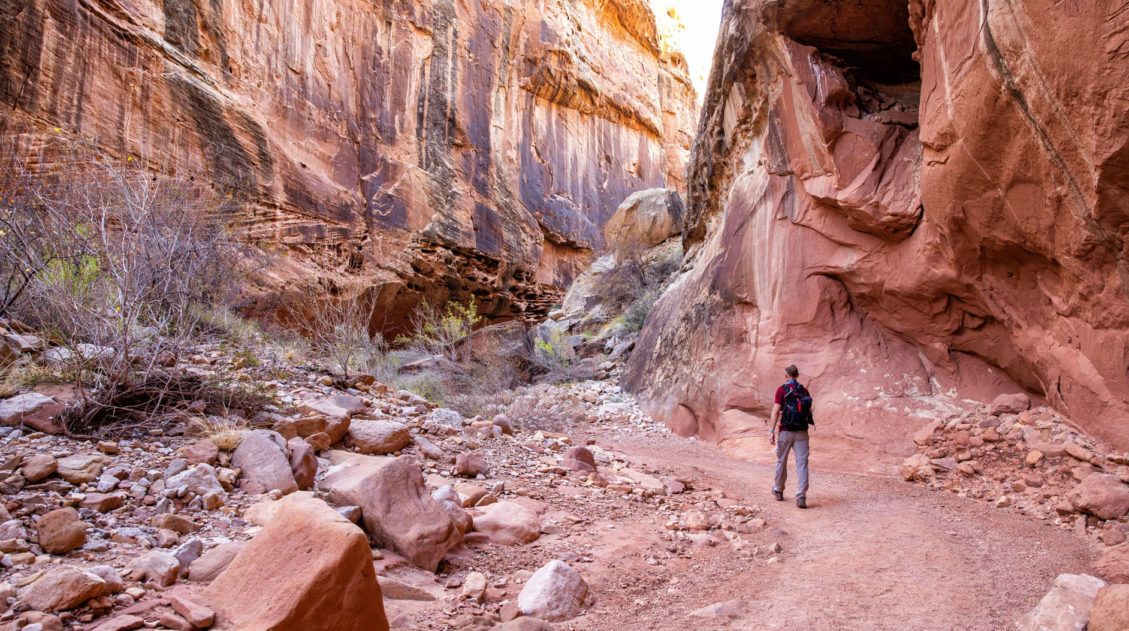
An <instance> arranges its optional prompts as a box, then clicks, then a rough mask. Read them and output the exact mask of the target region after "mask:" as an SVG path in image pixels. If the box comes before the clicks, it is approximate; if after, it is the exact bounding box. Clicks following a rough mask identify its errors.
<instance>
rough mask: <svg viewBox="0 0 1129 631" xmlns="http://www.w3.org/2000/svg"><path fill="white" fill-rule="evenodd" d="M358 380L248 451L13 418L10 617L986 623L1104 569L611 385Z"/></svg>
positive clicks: (1030, 535) (995, 519) (996, 522)
mask: <svg viewBox="0 0 1129 631" xmlns="http://www.w3.org/2000/svg"><path fill="white" fill-rule="evenodd" d="M360 385H361V388H360V389H358V390H353V391H352V392H341V391H337V390H335V389H333V388H332V387H331V386H327V385H324V384H322V383H321V382H320V381H319V379H318V377H316V376H314V375H306V374H304V373H301V372H296V373H294V374H293V376H292V377H291V380H289V381H283V382H278V383H276V387H277V388H278V389H279V391H280V392H284V393H285V394H284V395H283V397H284V399H285V400H286V402H288V403H291V404H293V407H294V409H296V410H297V411H296V412H295V413H293V414H289V415H278V414H275V415H270V414H267V415H257V416H255V424H256V425H258V426H260V427H261V428H260V429H256V430H255V431H253V432H250V433H247V434H245V435H243V436H242V441H241V442H240V443H239V444H238V446H235V445H233V444H216V441H213V440H211V439H208V438H201V437H193V436H183V435H180V432H179V431H177V430H175V429H174V430H172V431H166V432H161V431H153V432H150V433H148V434H146V435H144V436H137V437H133V438H128V439H121V440H117V441H113V442H109V441H106V442H102V443H87V442H78V441H74V440H71V439H67V438H62V437H58V436H50V435H46V434H35V433H31V434H24V433H23V432H22V431H20V430H14V429H8V430H5V431H6V432H7V433H6V435H5V436H4V438H2V439H0V441H2V442H0V464H2V466H3V470H4V472H5V475H4V478H3V484H4V489H3V491H4V494H5V500H6V503H5V505H4V510H5V511H6V512H7V514H5V515H0V518H3V519H2V520H0V521H2V524H0V546H2V549H3V552H4V557H3V564H4V569H3V572H4V577H3V581H4V584H3V585H0V590H3V594H0V596H2V597H3V598H4V600H5V608H6V611H5V613H4V614H3V619H2V622H4V624H6V625H8V626H9V627H12V628H19V627H21V626H23V627H25V628H26V627H27V626H28V625H34V624H40V625H42V627H41V628H44V629H49V628H59V627H60V626H66V627H76V628H78V627H81V628H103V629H107V630H108V629H129V628H139V627H140V626H146V627H150V628H171V629H192V628H206V627H209V626H216V627H225V626H226V627H231V628H240V627H241V626H245V625H246V624H249V620H252V619H253V620H256V621H258V622H263V621H267V622H270V621H272V620H273V621H274V622H277V623H279V624H281V623H291V624H306V627H304V628H316V627H317V625H318V624H324V622H325V620H333V621H334V623H333V624H334V626H333V628H341V629H346V628H357V629H363V628H379V626H377V624H378V623H377V621H378V620H380V619H381V616H384V617H386V618H387V619H388V620H389V621H390V622H391V625H392V628H419V629H443V628H469V629H474V628H493V627H495V626H497V625H505V624H508V625H509V626H510V627H512V628H525V629H534V628H549V627H548V626H546V625H548V624H553V625H555V626H554V627H553V628H572V629H623V628H644V627H645V628H654V629H681V628H684V627H685V625H686V624H687V620H691V621H694V622H693V624H696V625H698V626H702V627H707V628H750V626H749V625H754V626H755V627H756V628H765V629H769V628H785V627H786V626H789V625H790V624H791V625H792V626H791V627H790V628H795V624H796V623H797V621H799V622H800V623H801V624H800V627H802V628H828V629H832V628H836V629H838V628H923V629H924V628H933V629H938V628H954V629H955V628H962V629H970V628H984V629H990V628H1001V627H1000V626H999V625H1007V624H1010V623H1011V622H1013V621H1014V620H1015V619H1016V618H1018V617H1019V616H1020V615H1021V614H1022V613H1023V612H1025V611H1027V610H1030V609H1031V608H1032V607H1033V606H1034V605H1035V604H1036V603H1037V602H1038V601H1039V597H1040V596H1041V595H1042V594H1043V593H1044V592H1045V591H1046V590H1047V588H1048V586H1049V585H1050V583H1051V581H1052V580H1053V579H1054V577H1055V576H1056V575H1057V574H1058V573H1061V572H1067V571H1070V572H1076V571H1082V570H1085V569H1086V568H1087V566H1088V564H1089V561H1090V556H1091V552H1090V550H1089V549H1088V547H1087V546H1088V544H1087V541H1086V540H1084V539H1082V538H1079V537H1078V536H1077V535H1076V534H1075V533H1074V532H1073V531H1072V530H1059V529H1047V528H1045V526H1044V525H1042V522H1040V521H1039V520H1037V519H1031V516H1027V515H1022V514H1019V513H1017V512H1016V511H1017V510H1021V508H1016V506H1020V507H1021V506H1023V505H1025V504H1021V502H1019V501H1018V500H1017V501H1016V502H1015V505H1013V506H1011V507H1009V509H1005V510H999V509H997V508H995V507H992V506H988V505H985V504H984V503H981V502H978V501H976V500H973V499H964V498H961V497H949V496H946V495H943V494H937V493H932V492H929V491H927V490H925V489H921V488H920V487H914V486H912V485H906V484H904V483H902V482H900V481H894V480H889V479H876V478H863V477H856V476H848V475H838V474H826V473H823V472H817V475H816V482H815V486H814V488H813V493H812V509H811V510H808V511H805V512H800V511H798V510H797V509H795V508H794V507H793V506H792V505H791V504H790V503H783V504H778V503H776V502H773V501H771V496H769V495H768V494H767V492H765V489H766V488H767V484H768V479H769V477H768V476H769V472H768V468H767V467H765V466H763V465H755V464H750V463H738V462H734V461H731V460H727V459H725V458H724V457H723V456H722V455H721V454H720V452H719V451H718V450H716V449H715V448H713V447H712V446H709V445H704V444H701V443H699V442H697V441H693V440H685V439H680V438H677V437H675V436H673V435H671V434H670V433H668V432H667V431H666V430H665V429H663V428H661V427H659V426H657V425H655V424H654V423H653V422H652V421H650V420H649V419H647V418H646V417H644V416H643V415H642V414H641V413H640V412H639V411H638V409H637V408H636V407H635V405H634V402H633V401H632V399H631V398H630V397H629V396H627V395H625V394H624V393H622V392H621V391H620V390H619V388H618V387H617V386H615V385H614V384H613V381H612V380H608V381H589V382H581V383H575V384H567V385H559V386H536V387H532V388H528V389H523V390H522V391H520V392H518V393H516V394H515V397H514V400H513V401H512V402H511V403H510V405H509V409H512V410H515V411H517V412H515V414H514V417H515V418H507V417H506V415H501V416H499V417H496V418H490V419H478V418H475V419H464V418H462V417H461V416H460V415H458V414H457V413H454V412H452V411H450V410H445V409H435V408H434V407H433V406H431V405H430V404H427V403H426V402H425V401H422V400H420V399H419V398H418V397H415V396H413V395H410V394H408V393H393V392H387V391H385V389H383V388H381V387H380V386H379V384H375V383H374V384H368V385H365V384H360ZM530 411H534V412H536V413H535V414H533V413H530ZM534 419H539V420H540V421H541V422H540V423H537V422H534ZM960 425H961V423H955V424H953V426H952V427H951V428H948V427H947V426H946V428H945V429H942V428H941V427H940V426H938V427H935V428H933V429H934V431H936V432H937V437H940V436H943V435H946V434H945V432H947V431H950V430H951V431H953V432H960V431H964V430H962V429H958V428H959V427H960ZM268 428H269V429H268ZM983 429H987V427H986V426H985V427H984V428H983ZM1044 429H1046V428H1044ZM998 431H999V428H997V432H998ZM969 433H970V435H971V434H972V433H974V432H969ZM1051 433H1052V434H1053V431H1052V432H1051ZM170 434H171V435H170ZM1005 435H1006V434H1005ZM931 436H933V435H932V434H931ZM962 436H963V435H962ZM226 438H230V437H228V436H217V440H218V442H220V443H225V440H223V439H226ZM934 441H935V439H934V438H930V443H931V444H932V443H933V442H934ZM936 442H937V444H938V445H940V444H941V441H940V439H939V438H938V439H936ZM971 442H977V441H971ZM938 445H932V446H930V447H929V448H931V449H937V448H939V446H938ZM980 446H983V444H981V445H980ZM221 447H225V448H228V447H235V448H234V449H233V450H231V449H221ZM817 448H818V443H817ZM997 451H1000V449H997ZM933 455H939V454H936V453H935V454H933ZM397 456H399V457H398V458H397ZM941 457H942V458H943V457H947V456H941ZM988 460H989V459H988V458H987V457H985V456H983V455H981V456H979V458H978V459H977V462H987V461H988ZM967 461H968V459H964V460H962V461H961V462H967ZM932 479H934V480H936V479H937V478H936V477H935V478H932ZM999 483H1000V484H1006V483H1007V480H1001V481H999ZM941 486H944V485H943V484H942V485H941ZM1010 488H1012V493H1014V492H1015V491H1014V489H1015V485H1012V486H1011V487H1010ZM965 494H968V493H965ZM994 494H995V489H994V488H993V490H992V492H991V493H987V492H984V493H981V495H994ZM323 500H324V501H323ZM1024 512H1030V511H1024ZM1034 516H1036V517H1037V516H1038V515H1034ZM1071 523H1074V524H1077V523H1078V522H1071ZM353 524H358V525H359V526H360V527H361V528H357V527H356V526H354V525H353ZM1095 525H1101V527H1100V528H1098V529H1096V530H1093V529H1092V528H1093V526H1095ZM1095 525H1091V524H1089V523H1088V522H1086V527H1087V528H1090V529H1091V530H1087V532H1091V533H1093V534H1092V536H1093V537H1094V541H1095V542H1098V541H1099V540H1100V541H1103V542H1106V543H1113V540H1112V539H1109V535H1104V534H1102V533H1105V532H1107V531H1108V530H1109V527H1108V524H1104V525H1103V524H1095ZM1075 527H1076V528H1079V529H1080V528H1081V526H1076V525H1075V526H1072V528H1075ZM362 529H363V530H362ZM1101 545H1102V546H1103V547H1104V546H1105V543H1101ZM1109 550H1110V552H1111V553H1116V554H1121V555H1122V556H1121V561H1118V558H1117V557H1116V556H1115V557H1113V560H1109V558H1103V561H1102V562H1104V563H1105V564H1106V565H1105V567H1106V569H1105V570H1104V572H1105V575H1106V576H1107V578H1108V579H1109V580H1116V579H1117V576H1116V572H1118V571H1120V570H1118V569H1117V568H1119V567H1122V566H1121V565H1119V563H1125V562H1126V558H1125V557H1126V555H1125V554H1124V551H1125V546H1124V545H1121V546H1115V547H1111V548H1109ZM1107 557H1109V555H1108V554H1107ZM1001 574H1004V575H1007V577H1008V579H1007V580H1008V582H1007V585H1009V587H1007V588H1000V587H999V585H998V581H999V579H1000V576H1001ZM1123 580H1124V579H1122V581H1123ZM377 582H379V585H380V586H381V589H382V592H383V602H382V603H380V604H381V605H382V607H380V608H376V607H374V606H373V599H372V598H366V597H365V593H366V592H365V589H366V586H369V587H371V588H372V589H373V590H374V589H375V585H376V583H377ZM1068 587H1069V586H1068ZM993 589H995V590H996V591H995V592H994V595H992V594H993V591H992V590H993ZM370 593H371V592H370ZM326 594H332V598H330V599H329V600H328V602H333V603H335V604H334V606H332V607H329V608H327V607H326V605H325V604H324V603H325V602H327V601H326V600H324V599H323V598H320V597H319V596H324V595H326ZM889 612H896V613H897V615H896V616H890V615H888V614H889ZM521 614H525V615H524V616H522V617H521V618H520V619H517V620H516V621H515V620H514V619H515V618H517V617H518V616H519V615H521ZM535 617H536V618H540V619H547V620H550V621H551V623H550V622H537V621H536V620H535ZM310 625H313V626H310ZM32 628H33V629H34V627H32Z"/></svg>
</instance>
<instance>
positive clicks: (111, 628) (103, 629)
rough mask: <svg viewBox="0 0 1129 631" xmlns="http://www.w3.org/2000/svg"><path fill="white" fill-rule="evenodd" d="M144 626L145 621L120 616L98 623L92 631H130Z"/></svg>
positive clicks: (128, 616) (133, 617)
mask: <svg viewBox="0 0 1129 631" xmlns="http://www.w3.org/2000/svg"><path fill="white" fill-rule="evenodd" d="M143 626H145V620H144V619H143V618H138V617H137V616H131V615H129V614H125V615H122V616H114V617H113V618H110V619H109V620H107V621H105V622H102V623H100V624H99V625H98V626H96V627H94V631H132V630H133V629H140V628H141V627H143Z"/></svg>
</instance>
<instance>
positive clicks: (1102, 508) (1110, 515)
mask: <svg viewBox="0 0 1129 631" xmlns="http://www.w3.org/2000/svg"><path fill="white" fill-rule="evenodd" d="M1069 499H1070V502H1071V503H1072V504H1074V507H1075V508H1076V509H1078V510H1080V511H1082V512H1084V513H1090V514H1091V515H1094V516H1096V517H1098V518H1101V519H1119V518H1121V517H1123V516H1125V515H1127V514H1129V485H1126V484H1122V483H1121V481H1120V480H1118V479H1117V478H1115V477H1113V476H1111V475H1102V474H1093V475H1089V476H1086V479H1084V480H1082V482H1080V483H1079V484H1078V486H1077V487H1076V488H1075V489H1074V490H1073V491H1071V492H1070V496H1069Z"/></svg>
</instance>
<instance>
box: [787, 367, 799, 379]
mask: <svg viewBox="0 0 1129 631" xmlns="http://www.w3.org/2000/svg"><path fill="white" fill-rule="evenodd" d="M784 374H785V375H787V376H788V378H789V379H795V378H797V377H799V376H800V369H799V368H796V366H795V364H793V365H791V366H788V367H787V368H785V369H784Z"/></svg>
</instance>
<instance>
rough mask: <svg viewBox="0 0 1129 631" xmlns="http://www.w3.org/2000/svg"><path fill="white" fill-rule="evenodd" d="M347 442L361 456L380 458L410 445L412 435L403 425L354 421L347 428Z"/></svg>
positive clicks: (387, 422)
mask: <svg viewBox="0 0 1129 631" xmlns="http://www.w3.org/2000/svg"><path fill="white" fill-rule="evenodd" d="M349 440H351V441H353V445H354V446H355V447H356V448H357V451H358V452H360V453H362V454H372V455H377V456H382V455H385V454H391V453H395V452H397V451H400V450H401V449H403V448H404V447H407V446H408V445H410V444H411V442H412V435H411V434H410V433H409V432H408V427H407V426H406V425H404V424H403V423H397V422H395V421H368V420H355V421H353V422H352V424H351V425H350V426H349Z"/></svg>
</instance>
